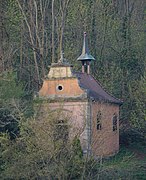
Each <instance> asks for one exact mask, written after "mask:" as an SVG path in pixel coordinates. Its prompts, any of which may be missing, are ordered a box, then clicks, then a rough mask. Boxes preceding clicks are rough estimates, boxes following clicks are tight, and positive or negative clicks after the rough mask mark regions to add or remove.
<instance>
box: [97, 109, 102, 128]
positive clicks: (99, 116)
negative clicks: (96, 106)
mask: <svg viewBox="0 0 146 180" xmlns="http://www.w3.org/2000/svg"><path fill="white" fill-rule="evenodd" d="M96 120H97V121H96V122H97V124H96V128H97V130H101V112H100V111H98V113H97V119H96Z"/></svg>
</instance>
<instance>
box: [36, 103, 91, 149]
mask: <svg viewBox="0 0 146 180" xmlns="http://www.w3.org/2000/svg"><path fill="white" fill-rule="evenodd" d="M87 109H88V102H87V101H84V102H81V101H80V102H53V103H48V102H43V103H42V104H41V105H40V107H39V110H38V111H39V112H38V114H40V115H41V116H40V117H39V120H41V118H49V117H48V113H47V112H50V111H51V112H55V111H58V110H60V111H58V112H60V117H59V118H61V119H62V118H67V120H68V127H69V139H70V140H72V139H74V138H75V137H78V138H79V139H80V142H81V146H82V150H83V152H87V149H88V147H89V144H88V143H89V133H88V128H87ZM62 112H63V113H62ZM58 120H59V119H58Z"/></svg>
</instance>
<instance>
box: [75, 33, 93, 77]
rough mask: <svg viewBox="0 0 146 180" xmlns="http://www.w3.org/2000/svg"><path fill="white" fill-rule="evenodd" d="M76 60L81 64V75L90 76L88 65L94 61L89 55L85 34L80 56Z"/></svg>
mask: <svg viewBox="0 0 146 180" xmlns="http://www.w3.org/2000/svg"><path fill="white" fill-rule="evenodd" d="M77 60H78V61H81V62H82V73H87V74H90V63H91V61H94V60H95V58H94V57H93V56H92V55H91V54H90V53H89V48H88V42H87V34H86V32H84V41H83V49H82V54H81V55H80V56H79V57H78V59H77Z"/></svg>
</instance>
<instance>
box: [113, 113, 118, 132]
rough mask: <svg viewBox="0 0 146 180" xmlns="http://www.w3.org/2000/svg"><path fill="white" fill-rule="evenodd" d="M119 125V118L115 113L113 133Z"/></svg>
mask: <svg viewBox="0 0 146 180" xmlns="http://www.w3.org/2000/svg"><path fill="white" fill-rule="evenodd" d="M117 123H118V116H117V114H116V113H114V116H113V131H116V130H117Z"/></svg>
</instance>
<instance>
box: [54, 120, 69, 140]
mask: <svg viewBox="0 0 146 180" xmlns="http://www.w3.org/2000/svg"><path fill="white" fill-rule="evenodd" d="M54 140H62V141H63V142H66V141H67V140H68V124H67V122H66V121H65V120H59V121H58V122H57V123H56V124H55V129H54Z"/></svg>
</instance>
